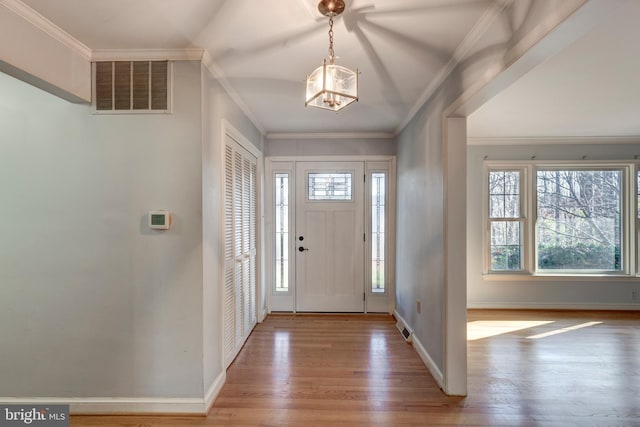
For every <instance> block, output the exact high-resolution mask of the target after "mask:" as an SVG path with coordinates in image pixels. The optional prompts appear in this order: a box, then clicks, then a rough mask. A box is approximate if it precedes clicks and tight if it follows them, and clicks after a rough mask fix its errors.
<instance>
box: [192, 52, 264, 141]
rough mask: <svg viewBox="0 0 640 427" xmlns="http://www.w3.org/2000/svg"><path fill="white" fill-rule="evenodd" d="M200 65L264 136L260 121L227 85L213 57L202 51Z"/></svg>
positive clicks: (227, 81)
mask: <svg viewBox="0 0 640 427" xmlns="http://www.w3.org/2000/svg"><path fill="white" fill-rule="evenodd" d="M202 65H204V66H205V68H206V69H207V70H209V72H210V73H211V75H212V76H213V77H214V78H215V79H216V80H217V81H218V83H220V85H221V86H222V88H223V89H224V90H225V91H226V92H227V94H229V96H230V97H231V99H232V100H233V102H235V103H236V105H237V106H238V108H240V110H242V112H243V113H244V114H245V116H247V118H248V119H249V120H250V121H251V123H252V124H253V125H254V126H255V127H256V129H258V131H259V132H260V134H262V135H264V134H265V133H266V131H265V129H264V127H263V126H262V124H260V121H259V120H258V119H257V118H256V116H255V114H253V111H251V109H250V108H249V107H248V106H247V104H245V103H244V101H243V100H242V98H241V97H240V94H238V92H237V91H236V90H235V89H234V88H233V86H232V85H231V83H229V80H227V78H226V77H225V75H224V73H223V72H222V69H221V68H220V67H219V66H218V64H216V62H215V61H214V60H213V57H212V56H211V54H210V53H209V52H208V51H207V50H206V49H205V50H204V53H203V55H202Z"/></svg>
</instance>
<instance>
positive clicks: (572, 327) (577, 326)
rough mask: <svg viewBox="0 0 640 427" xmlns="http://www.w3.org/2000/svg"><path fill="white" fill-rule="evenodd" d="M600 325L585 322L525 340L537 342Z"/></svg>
mask: <svg viewBox="0 0 640 427" xmlns="http://www.w3.org/2000/svg"><path fill="white" fill-rule="evenodd" d="M601 323H602V322H587V323H581V324H579V325H575V326H567V327H566V328H561V329H556V330H553V331H549V332H544V333H542V334H538V335H531V336H530V337H527V339H530V340H537V339H538V338H545V337H550V336H552V335H558V334H564V333H565V332H569V331H575V330H576V329H582V328H588V327H589V326H595V325H599V324H601Z"/></svg>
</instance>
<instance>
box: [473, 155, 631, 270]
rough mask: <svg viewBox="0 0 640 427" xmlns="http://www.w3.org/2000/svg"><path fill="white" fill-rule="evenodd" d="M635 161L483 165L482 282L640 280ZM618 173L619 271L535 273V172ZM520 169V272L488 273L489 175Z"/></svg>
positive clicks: (498, 163) (515, 162)
mask: <svg viewBox="0 0 640 427" xmlns="http://www.w3.org/2000/svg"><path fill="white" fill-rule="evenodd" d="M639 164H640V163H638V162H629V161H587V160H583V161H538V160H529V161H490V160H485V161H484V165H483V209H482V212H483V213H482V215H483V224H484V232H483V253H484V265H483V267H484V270H483V276H484V277H485V280H537V279H540V280H545V278H553V279H554V280H558V279H561V280H570V281H574V280H583V281H589V278H594V279H593V280H601V278H602V277H608V278H612V279H616V280H618V279H619V280H636V278H637V277H640V271H639V268H638V266H640V258H639V257H640V219H639V218H638V207H637V205H638V188H637V174H638V170H639V167H638V165H639ZM553 169H558V170H567V169H569V170H598V169H602V170H615V169H617V170H620V171H621V172H622V190H621V191H622V197H621V203H622V206H621V218H620V220H621V227H622V231H621V242H620V245H621V251H622V254H621V262H622V269H621V270H620V271H599V270H587V271H580V270H562V271H554V270H538V267H537V236H536V229H535V226H536V223H537V171H538V170H553ZM509 170H512V171H513V170H520V171H522V172H521V177H520V187H521V193H520V194H521V201H520V202H521V209H522V210H521V212H520V216H521V220H522V221H523V227H522V228H523V236H522V241H523V243H522V245H523V247H522V255H521V256H522V262H523V269H522V270H521V271H516V270H510V271H503V270H499V271H494V270H491V238H490V225H491V218H489V172H490V171H509Z"/></svg>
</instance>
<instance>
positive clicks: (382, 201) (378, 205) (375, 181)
mask: <svg viewBox="0 0 640 427" xmlns="http://www.w3.org/2000/svg"><path fill="white" fill-rule="evenodd" d="M386 197H387V195H386V173H385V172H374V173H372V174H371V292H374V293H382V292H384V291H385V280H384V279H385V248H386V246H385V221H386Z"/></svg>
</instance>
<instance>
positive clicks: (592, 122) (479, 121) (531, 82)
mask: <svg viewBox="0 0 640 427" xmlns="http://www.w3.org/2000/svg"><path fill="white" fill-rule="evenodd" d="M612 6H613V4H612ZM615 6H616V7H617V9H615V10H614V11H613V12H612V13H611V15H610V16H607V17H604V18H603V20H602V22H601V23H600V24H599V25H597V26H596V27H595V28H594V29H593V30H592V31H590V32H589V33H587V34H586V35H585V36H584V37H582V38H580V39H578V40H577V41H576V42H575V43H573V44H572V45H570V46H569V47H568V48H567V49H565V50H563V51H562V52H560V53H559V54H557V55H555V56H554V57H552V58H550V59H549V60H548V61H546V62H544V63H543V64H541V65H539V66H538V67H536V68H534V69H533V70H532V71H531V72H529V73H528V74H526V75H525V76H523V77H522V78H521V79H519V80H518V81H516V82H515V83H514V84H513V85H511V86H510V87H508V88H506V89H505V90H503V91H502V92H500V93H499V94H498V95H496V96H495V97H494V98H493V99H491V100H490V101H488V102H487V103H486V104H484V105H483V106H482V107H480V108H479V109H478V110H476V111H475V112H474V113H473V114H471V115H470V116H469V118H468V136H469V137H471V138H488V139H492V138H506V139H511V138H527V139H529V138H542V139H544V138H547V139H553V138H565V137H611V136H613V137H636V136H639V135H640V120H638V118H639V117H640V83H639V79H640V25H638V23H639V22H640V1H637V0H633V1H628V2H625V3H624V4H622V5H620V6H619V5H618V4H615Z"/></svg>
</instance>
